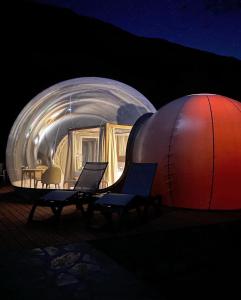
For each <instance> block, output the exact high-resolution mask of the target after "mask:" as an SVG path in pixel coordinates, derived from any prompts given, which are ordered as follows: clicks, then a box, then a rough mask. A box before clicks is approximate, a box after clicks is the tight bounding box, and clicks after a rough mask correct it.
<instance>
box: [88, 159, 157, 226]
mask: <svg viewBox="0 0 241 300" xmlns="http://www.w3.org/2000/svg"><path fill="white" fill-rule="evenodd" d="M156 168H157V164H156V163H131V164H130V165H129V167H128V170H127V174H126V178H125V181H124V184H123V187H122V190H121V193H106V194H105V195H104V196H100V197H99V199H98V200H96V201H95V202H94V203H93V204H92V205H91V207H90V209H91V210H92V211H91V212H90V215H92V213H93V210H100V211H101V212H102V213H103V215H104V216H105V217H106V218H107V220H108V221H109V222H111V220H112V213H114V212H117V213H118V214H119V217H120V218H122V217H123V215H124V214H125V213H126V212H127V211H128V210H129V209H132V208H136V209H137V211H138V212H140V210H139V208H140V206H144V211H145V213H146V210H147V208H148V206H149V204H151V203H152V202H151V200H150V199H149V198H150V193H151V188H152V183H153V179H154V176H155V173H156ZM96 198H97V197H96Z"/></svg>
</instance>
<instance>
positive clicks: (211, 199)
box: [132, 94, 241, 210]
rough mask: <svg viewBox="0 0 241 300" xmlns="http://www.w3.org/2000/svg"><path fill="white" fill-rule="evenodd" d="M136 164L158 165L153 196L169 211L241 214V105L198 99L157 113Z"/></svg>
mask: <svg viewBox="0 0 241 300" xmlns="http://www.w3.org/2000/svg"><path fill="white" fill-rule="evenodd" d="M132 160H133V161H134V162H158V170H157V174H156V177H155V180H154V184H153V194H156V195H157V194H161V195H162V196H163V203H164V204H165V205H168V206H175V207H182V208H194V209H210V210H226V209H227V210H229V209H241V103H240V102H238V101H235V100H233V99H230V98H227V97H224V96H219V95H213V94H197V95H189V96H185V97H183V98H180V99H177V100H175V101H173V102H171V103H169V104H167V105H165V106H164V107H162V108H161V109H160V110H159V111H157V112H156V113H154V114H153V115H152V116H151V117H150V118H148V120H147V121H146V122H145V123H144V125H143V126H142V127H141V129H140V130H139V132H138V134H137V136H136V138H135V142H134V148H133V153H132Z"/></svg>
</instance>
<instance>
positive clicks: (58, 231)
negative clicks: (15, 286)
mask: <svg viewBox="0 0 241 300" xmlns="http://www.w3.org/2000/svg"><path fill="white" fill-rule="evenodd" d="M31 207H32V204H31V203H24V202H22V203H21V201H19V200H18V199H16V198H15V195H14V193H12V192H9V191H8V190H7V189H6V188H5V189H4V190H3V189H1V191H0V250H21V249H22V250H23V249H31V248H36V247H44V246H50V245H57V244H66V243H74V242H78V241H81V240H92V239H97V238H102V237H108V233H101V232H91V230H86V226H85V224H84V222H83V218H82V217H81V213H80V212H79V211H77V210H76V209H75V207H74V206H69V207H65V208H64V210H63V213H62V216H61V222H60V224H59V226H56V224H54V222H53V218H52V216H53V214H52V212H51V210H50V209H49V208H45V207H38V208H37V210H36V213H35V216H34V218H35V220H36V221H35V222H33V223H32V224H30V225H27V218H28V215H29V212H30V209H31Z"/></svg>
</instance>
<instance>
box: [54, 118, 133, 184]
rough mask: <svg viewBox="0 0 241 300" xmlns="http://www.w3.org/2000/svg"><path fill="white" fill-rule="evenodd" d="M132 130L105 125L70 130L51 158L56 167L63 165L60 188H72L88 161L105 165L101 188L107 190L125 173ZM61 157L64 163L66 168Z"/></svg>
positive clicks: (119, 126) (123, 126)
mask: <svg viewBox="0 0 241 300" xmlns="http://www.w3.org/2000/svg"><path fill="white" fill-rule="evenodd" d="M131 128H132V126H129V125H117V124H111V123H106V124H104V125H103V126H101V127H88V128H75V129H70V130H69V131H68V136H67V137H64V138H63V140H62V141H61V142H60V143H59V146H58V147H57V149H56V152H55V153H56V155H55V156H56V157H54V162H55V163H56V162H57V161H58V164H60V165H62V170H63V173H64V181H63V187H64V188H71V187H73V185H74V183H75V181H76V180H77V178H78V176H79V174H80V172H81V170H82V168H83V166H84V164H85V162H87V161H89V162H92V161H99V162H105V161H108V163H109V164H108V167H107V170H106V173H105V176H104V178H103V180H102V183H101V185H102V187H107V186H110V185H111V184H113V183H114V182H115V181H116V180H117V179H118V178H119V177H120V176H121V174H122V172H123V170H124V166H125V155H126V146H127V141H128V137H129V134H130V131H131ZM63 141H65V142H63ZM63 143H64V144H65V146H63ZM59 147H60V148H61V149H59ZM61 157H62V158H63V159H64V160H65V163H64V165H65V167H64V166H63V161H62V159H61ZM63 167H64V168H63Z"/></svg>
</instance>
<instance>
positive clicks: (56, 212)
mask: <svg viewBox="0 0 241 300" xmlns="http://www.w3.org/2000/svg"><path fill="white" fill-rule="evenodd" d="M50 208H51V210H52V212H53V214H54V218H55V221H56V223H59V220H60V215H61V213H62V210H63V206H57V207H56V206H51V207H50Z"/></svg>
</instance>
